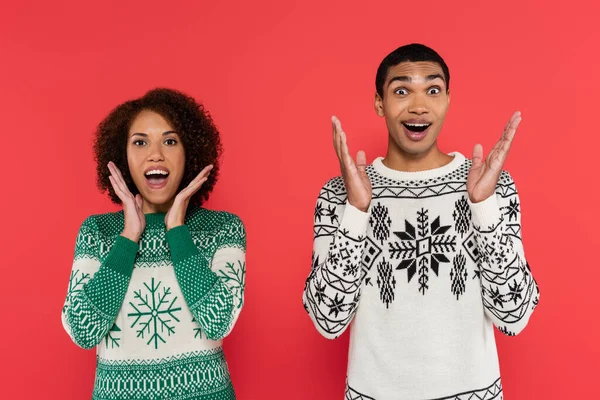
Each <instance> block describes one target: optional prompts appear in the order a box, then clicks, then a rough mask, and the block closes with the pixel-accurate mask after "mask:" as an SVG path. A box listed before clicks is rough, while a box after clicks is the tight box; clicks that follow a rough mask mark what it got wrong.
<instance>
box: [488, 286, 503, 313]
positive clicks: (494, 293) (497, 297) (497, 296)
mask: <svg viewBox="0 0 600 400" xmlns="http://www.w3.org/2000/svg"><path fill="white" fill-rule="evenodd" d="M488 293H489V295H490V298H491V299H492V301H493V302H494V305H497V306H498V307H500V308H504V303H503V302H502V294H501V293H500V289H499V288H498V287H497V286H496V287H493V286H490V289H489V290H488Z"/></svg>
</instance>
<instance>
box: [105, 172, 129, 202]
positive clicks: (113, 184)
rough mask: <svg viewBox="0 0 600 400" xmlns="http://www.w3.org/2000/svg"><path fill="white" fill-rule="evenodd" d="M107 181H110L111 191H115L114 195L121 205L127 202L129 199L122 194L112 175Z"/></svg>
mask: <svg viewBox="0 0 600 400" xmlns="http://www.w3.org/2000/svg"><path fill="white" fill-rule="evenodd" d="M108 180H109V181H110V184H111V186H112V188H113V190H114V191H115V194H116V195H117V197H118V198H119V199H121V202H122V203H125V202H127V201H128V200H129V197H128V196H127V195H126V194H125V193H123V190H122V189H121V187H120V186H119V185H118V184H117V182H116V179H115V178H114V177H113V176H112V175H109V177H108Z"/></svg>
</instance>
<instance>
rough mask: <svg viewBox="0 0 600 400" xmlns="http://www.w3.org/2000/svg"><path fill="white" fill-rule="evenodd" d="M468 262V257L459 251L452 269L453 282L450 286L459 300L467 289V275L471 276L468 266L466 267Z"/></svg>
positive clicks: (451, 278)
mask: <svg viewBox="0 0 600 400" xmlns="http://www.w3.org/2000/svg"><path fill="white" fill-rule="evenodd" d="M466 264H467V258H466V257H465V255H464V254H462V252H459V253H458V254H457V255H456V256H454V262H453V266H452V269H451V270H450V280H451V282H452V284H451V286H450V288H451V290H452V294H454V295H455V296H456V300H458V299H459V297H460V296H461V295H462V294H463V293H465V290H466V283H467V277H468V276H469V274H468V272H467V268H466V267H465V266H466Z"/></svg>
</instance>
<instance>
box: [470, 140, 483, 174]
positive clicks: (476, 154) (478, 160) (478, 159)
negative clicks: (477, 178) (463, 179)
mask: <svg viewBox="0 0 600 400" xmlns="http://www.w3.org/2000/svg"><path fill="white" fill-rule="evenodd" d="M471 159H472V160H473V164H472V166H471V168H472V169H478V168H480V167H481V165H482V164H483V146H482V145H480V144H476V145H475V147H473V156H472V157H471Z"/></svg>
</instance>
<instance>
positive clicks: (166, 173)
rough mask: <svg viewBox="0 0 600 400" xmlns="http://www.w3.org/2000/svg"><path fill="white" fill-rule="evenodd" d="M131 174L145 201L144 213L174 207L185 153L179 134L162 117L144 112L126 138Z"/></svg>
mask: <svg viewBox="0 0 600 400" xmlns="http://www.w3.org/2000/svg"><path fill="white" fill-rule="evenodd" d="M127 163H128V165H129V173H130V174H131V177H132V179H133V182H134V183H135V186H136V187H137V188H138V190H139V192H140V194H141V195H142V197H143V198H144V210H143V211H144V212H145V213H149V212H166V211H168V209H169V208H170V207H171V204H172V203H173V200H174V199H175V195H176V194H177V189H178V188H179V185H180V184H181V179H182V178H183V172H184V169H185V150H184V148H183V144H182V143H181V140H180V138H179V135H178V134H177V132H175V131H174V129H173V127H172V126H171V125H170V124H169V123H168V122H167V120H165V119H164V118H163V117H162V115H160V114H157V113H155V112H153V111H149V110H144V111H142V112H140V113H139V114H138V115H137V117H136V118H135V119H134V120H133V123H132V124H131V127H130V128H129V133H128V135H127Z"/></svg>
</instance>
